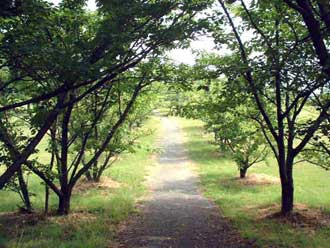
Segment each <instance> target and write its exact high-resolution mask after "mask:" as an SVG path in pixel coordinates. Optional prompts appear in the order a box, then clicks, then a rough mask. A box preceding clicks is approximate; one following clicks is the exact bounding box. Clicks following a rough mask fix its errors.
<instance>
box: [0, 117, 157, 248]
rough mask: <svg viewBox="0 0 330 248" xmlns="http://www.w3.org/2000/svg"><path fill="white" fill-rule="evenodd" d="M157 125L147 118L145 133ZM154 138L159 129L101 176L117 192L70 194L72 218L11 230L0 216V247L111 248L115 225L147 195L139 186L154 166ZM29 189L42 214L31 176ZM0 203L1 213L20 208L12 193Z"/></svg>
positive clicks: (0, 196)
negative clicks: (111, 181)
mask: <svg viewBox="0 0 330 248" xmlns="http://www.w3.org/2000/svg"><path fill="white" fill-rule="evenodd" d="M158 126H159V120H158V119H157V118H150V119H149V120H148V121H147V123H146V124H145V128H154V127H158ZM156 135H157V130H155V132H153V134H151V135H149V136H147V137H143V139H141V142H142V143H143V148H139V149H137V151H136V152H135V153H130V154H129V153H126V154H123V155H122V156H121V159H120V160H119V161H117V162H116V163H115V164H114V165H113V166H112V167H111V168H110V169H108V170H107V171H106V172H105V176H109V177H111V178H112V179H113V180H115V181H116V182H118V183H120V187H119V188H116V189H108V190H104V189H103V190H102V189H95V188H94V189H91V190H88V191H83V192H80V193H79V194H78V193H76V194H74V195H73V199H72V205H71V206H72V213H73V215H71V217H69V218H66V217H49V218H47V219H44V220H41V221H38V222H37V223H34V222H33V221H32V224H31V223H30V224H29V222H31V221H27V223H25V224H23V225H18V226H15V225H16V224H17V223H14V224H10V225H9V223H8V222H7V223H5V222H4V220H3V221H1V217H0V247H2V244H4V243H6V246H5V247H8V248H13V247H22V248H23V247H24V248H28V247H31V248H32V247H33V248H37V247H40V248H45V247H47V248H53V247H54V248H66V247H67V248H75V247H77V248H78V247H79V248H81V247H84V248H89V247H90V248H95V247H98V248H99V247H100V248H101V247H111V241H112V240H113V238H114V236H115V233H116V230H117V225H118V223H119V222H121V221H122V220H124V219H126V218H127V217H128V216H129V215H130V214H132V213H133V212H134V211H135V205H136V202H137V200H138V199H139V197H141V196H143V195H144V193H145V192H146V189H145V186H144V184H143V181H144V176H145V174H146V168H147V167H148V166H149V165H151V164H152V160H150V156H151V154H152V153H153V150H152V149H151V147H153V144H154V142H155V138H156ZM148 147H149V148H148ZM40 150H41V149H40ZM40 152H42V151H40ZM40 157H45V154H40ZM29 186H30V189H31V192H33V193H35V194H36V196H34V197H32V201H33V205H34V207H35V209H36V210H37V212H41V211H42V206H43V204H44V202H43V191H44V186H43V185H41V183H40V180H38V179H37V178H36V177H34V176H30V179H29ZM0 199H1V200H0V201H1V204H0V214H1V212H2V213H3V212H9V211H16V210H17V205H19V204H20V199H19V198H18V196H17V194H15V193H12V192H6V191H1V192H0ZM56 205H57V199H56V197H55V196H54V195H52V197H51V207H52V209H55V208H56ZM3 234H4V235H3Z"/></svg>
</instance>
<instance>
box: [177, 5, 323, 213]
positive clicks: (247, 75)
mask: <svg viewBox="0 0 330 248" xmlns="http://www.w3.org/2000/svg"><path fill="white" fill-rule="evenodd" d="M329 20H330V4H329V3H328V2H327V1H322V0H314V1H309V0H306V1H305V0H296V1H293V0H292V1H279V0H276V1H263V0H259V1H251V2H249V3H248V2H247V1H246V2H245V1H244V0H238V1H222V0H219V1H217V2H216V4H215V5H214V6H213V13H212V14H210V25H209V27H208V28H209V32H210V33H211V34H212V36H213V37H214V40H215V43H216V45H217V48H218V50H219V52H220V55H219V54H208V55H205V54H204V55H202V56H200V58H199V60H198V63H197V64H196V65H195V66H194V67H193V68H190V69H189V70H192V71H191V73H190V74H192V75H193V77H192V78H191V79H192V80H195V81H196V80H197V81H199V82H200V83H199V84H200V85H196V86H195V87H193V88H192V89H190V92H189V93H184V94H183V95H184V97H187V98H188V99H187V101H185V102H186V103H185V102H183V103H180V104H178V108H177V112H178V113H181V114H182V113H183V114H184V115H188V116H193V117H195V118H201V119H203V120H204V121H205V122H206V124H207V126H208V128H209V129H210V130H211V131H212V132H213V133H214V134H215V140H216V142H217V143H218V144H219V145H220V146H221V147H222V148H223V149H225V150H229V151H230V153H231V154H232V156H233V158H234V160H235V161H236V162H237V164H238V166H239V168H240V170H241V175H242V177H244V174H245V171H246V169H247V168H248V167H249V166H251V165H252V164H254V163H256V162H259V161H262V160H263V159H264V158H265V157H266V154H267V153H268V152H271V153H272V154H273V156H274V157H275V158H276V161H277V164H278V168H279V175H280V179H281V187H282V209H281V212H282V214H283V215H290V213H291V212H292V210H293V202H294V181H293V166H294V164H295V163H298V162H301V161H309V162H312V163H314V164H318V165H320V166H322V167H324V168H326V169H327V168H329V165H328V161H329V154H330V153H329V146H328V145H329V136H328V134H329V114H330V109H329V107H330V101H329V76H330V74H329V68H330V60H329V55H330V53H329V49H328V47H329V42H330V37H329V36H330V29H329V27H330V25H329V24H330V22H329ZM221 53H222V54H221ZM191 90H193V92H191Z"/></svg>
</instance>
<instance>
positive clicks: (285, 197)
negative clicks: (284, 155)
mask: <svg viewBox="0 0 330 248" xmlns="http://www.w3.org/2000/svg"><path fill="white" fill-rule="evenodd" d="M292 168H293V159H290V158H288V159H287V161H286V163H284V164H281V165H280V178H281V187H282V206H281V213H282V215H283V216H289V215H291V213H292V210H293V201H294V186H293V185H294V184H293V175H292Z"/></svg>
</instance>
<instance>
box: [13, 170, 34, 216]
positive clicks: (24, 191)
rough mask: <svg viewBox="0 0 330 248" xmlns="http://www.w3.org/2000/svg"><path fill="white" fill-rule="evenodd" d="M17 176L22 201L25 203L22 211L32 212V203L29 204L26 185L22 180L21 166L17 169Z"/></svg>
mask: <svg viewBox="0 0 330 248" xmlns="http://www.w3.org/2000/svg"><path fill="white" fill-rule="evenodd" d="M17 176H18V182H19V186H20V190H21V193H22V197H23V202H24V205H25V209H24V211H26V212H27V213H32V212H33V209H32V204H31V200H30V195H29V191H28V187H27V184H26V182H25V180H24V176H23V172H22V168H19V169H18V171H17Z"/></svg>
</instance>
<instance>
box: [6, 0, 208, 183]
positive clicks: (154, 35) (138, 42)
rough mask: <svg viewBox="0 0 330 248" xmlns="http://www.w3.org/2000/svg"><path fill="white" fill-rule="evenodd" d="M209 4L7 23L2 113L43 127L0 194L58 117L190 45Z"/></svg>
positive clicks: (79, 9)
mask: <svg viewBox="0 0 330 248" xmlns="http://www.w3.org/2000/svg"><path fill="white" fill-rule="evenodd" d="M210 2H211V1H206V0H205V1H198V2H195V1H193V2H191V1H182V0H181V1H180V0H173V1H167V0H166V1H157V2H154V1H148V2H146V1H125V3H123V2H122V1H110V2H109V1H99V2H98V5H99V12H98V13H97V14H93V13H87V12H86V11H85V10H84V8H83V5H84V3H85V1H75V2H72V1H63V3H62V4H61V5H60V7H59V8H56V7H52V6H51V5H49V4H47V3H46V2H43V1H33V2H31V3H30V4H29V5H28V6H27V7H26V8H25V9H24V16H23V17H20V18H17V17H10V18H9V19H8V18H6V19H1V23H0V25H1V27H0V28H1V30H3V31H4V32H3V37H1V46H0V56H1V65H0V68H1V70H6V71H8V72H9V77H8V78H6V79H1V82H0V93H1V98H0V102H1V105H0V112H1V113H3V112H6V114H7V115H9V114H12V113H13V112H14V111H16V110H17V109H22V110H25V111H26V112H29V116H30V119H32V118H33V117H35V118H34V119H36V120H38V121H39V123H38V125H37V126H38V128H37V129H34V130H33V131H34V132H33V135H30V137H29V138H28V139H26V143H25V145H24V146H23V147H22V148H21V149H19V152H18V153H16V156H15V159H14V160H13V162H12V164H11V165H10V166H8V167H7V168H6V170H5V172H3V173H2V175H1V176H0V189H1V188H3V187H4V186H5V184H6V183H7V182H8V181H9V179H10V178H11V177H12V176H13V175H14V174H15V173H16V172H17V171H18V170H19V169H20V168H21V166H22V164H24V163H25V162H26V161H27V159H28V158H29V156H30V155H31V154H32V153H33V152H34V151H35V148H36V146H37V145H38V144H39V142H40V141H41V140H42V138H43V137H44V136H45V134H46V133H47V131H48V130H49V129H50V128H51V126H52V125H53V123H54V122H55V121H56V119H57V118H58V116H60V115H62V114H63V113H67V115H68V116H69V115H71V114H70V112H71V110H70V109H73V108H74V104H76V103H77V102H79V101H80V100H82V99H83V98H85V97H86V96H87V95H89V94H90V93H92V92H93V91H95V90H96V89H99V88H102V87H110V86H111V84H113V83H114V82H115V79H116V78H117V77H118V76H119V75H121V74H122V73H124V72H125V71H128V70H130V69H131V68H133V67H135V66H136V65H137V64H139V63H140V62H141V61H142V60H144V59H145V58H147V57H148V56H150V55H151V54H158V53H160V52H161V50H163V49H170V48H173V47H175V46H177V45H178V44H177V43H176V42H183V41H188V40H189V38H191V37H193V35H194V33H195V32H196V31H198V29H199V22H197V21H195V20H194V16H195V15H196V13H197V12H198V11H199V10H201V9H204V8H205V7H206V6H207V5H208V4H209V3H210ZM9 119H11V118H9ZM63 124H64V123H63ZM11 143H14V142H11ZM63 162H64V161H63Z"/></svg>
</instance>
